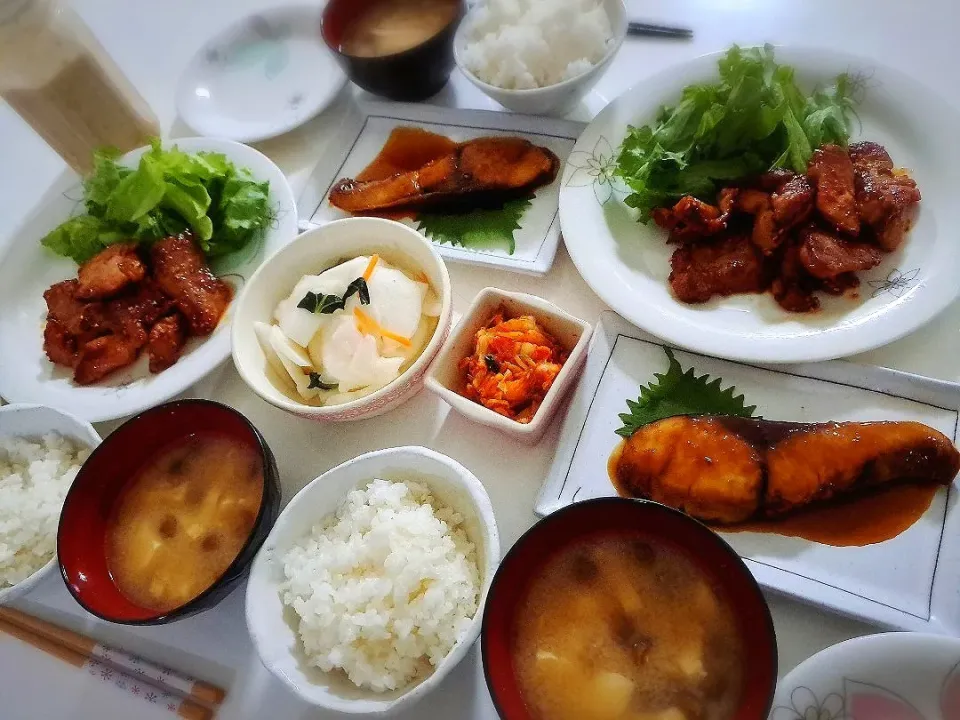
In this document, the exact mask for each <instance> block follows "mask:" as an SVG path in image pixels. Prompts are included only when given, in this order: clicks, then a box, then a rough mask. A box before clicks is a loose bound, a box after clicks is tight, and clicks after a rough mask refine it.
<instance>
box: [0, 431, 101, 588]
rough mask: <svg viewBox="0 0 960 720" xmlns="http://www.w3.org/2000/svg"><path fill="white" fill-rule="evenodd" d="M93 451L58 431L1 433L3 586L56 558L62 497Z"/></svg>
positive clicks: (0, 563) (0, 568) (0, 571)
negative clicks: (34, 435) (33, 436)
mask: <svg viewBox="0 0 960 720" xmlns="http://www.w3.org/2000/svg"><path fill="white" fill-rule="evenodd" d="M89 454H90V451H89V450H88V449H86V448H84V447H81V446H79V445H77V444H75V443H74V442H73V441H71V440H69V439H67V438H64V437H61V436H60V435H56V434H50V435H44V436H43V437H42V438H41V439H40V440H39V441H36V440H26V439H21V438H14V437H0V588H5V587H9V586H11V585H16V584H17V583H18V582H20V581H21V580H24V579H26V578H28V577H29V576H30V575H33V573H35V572H36V571H37V570H39V569H40V568H42V567H43V566H44V565H45V564H46V563H47V562H48V561H49V560H50V559H51V558H53V556H54V554H55V553H56V551H57V523H58V522H59V520H60V510H61V508H62V507H63V499H64V497H66V494H67V490H68V489H69V488H70V484H71V483H72V482H73V479H74V478H75V477H76V476H77V473H78V472H79V471H80V466H81V465H82V464H83V461H84V460H86V459H87V456H88V455H89Z"/></svg>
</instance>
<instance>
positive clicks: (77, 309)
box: [43, 280, 86, 335]
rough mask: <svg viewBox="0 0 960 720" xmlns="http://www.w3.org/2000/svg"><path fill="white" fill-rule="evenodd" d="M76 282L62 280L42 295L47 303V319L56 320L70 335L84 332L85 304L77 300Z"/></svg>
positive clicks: (77, 282)
mask: <svg viewBox="0 0 960 720" xmlns="http://www.w3.org/2000/svg"><path fill="white" fill-rule="evenodd" d="M79 287H80V282H79V281H78V280H64V281H63V282H58V283H55V284H54V285H51V286H50V287H49V288H47V290H46V291H45V292H44V293H43V299H44V300H46V302H47V319H48V320H56V321H57V322H58V323H60V325H62V326H63V328H64V329H65V330H66V331H67V332H68V333H70V334H71V335H81V334H82V333H83V332H84V331H85V329H86V328H85V325H84V320H83V310H84V307H86V304H85V303H83V302H81V301H80V300H78V299H77V289H78V288H79Z"/></svg>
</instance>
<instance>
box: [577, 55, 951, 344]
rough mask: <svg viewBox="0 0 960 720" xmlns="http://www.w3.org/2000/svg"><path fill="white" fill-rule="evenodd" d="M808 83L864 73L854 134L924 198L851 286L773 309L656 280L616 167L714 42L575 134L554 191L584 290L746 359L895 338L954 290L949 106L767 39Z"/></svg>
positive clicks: (862, 68) (655, 329)
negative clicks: (675, 290) (885, 155)
mask: <svg viewBox="0 0 960 720" xmlns="http://www.w3.org/2000/svg"><path fill="white" fill-rule="evenodd" d="M776 53H777V60H778V61H779V62H781V63H787V64H789V65H792V66H793V67H794V68H796V73H797V79H798V82H799V83H800V84H801V86H802V87H804V88H805V89H807V90H809V89H812V88H813V87H814V86H815V85H827V84H829V83H831V82H832V79H833V78H834V77H835V76H836V75H837V74H838V73H841V72H849V73H851V74H852V75H854V76H855V77H856V78H857V80H858V81H860V82H861V83H862V102H861V103H860V105H859V106H858V114H859V120H860V122H859V124H858V126H857V127H856V129H855V131H854V138H853V139H854V140H856V139H869V140H874V141H876V142H879V143H881V144H883V145H884V146H885V147H886V148H887V150H888V151H889V152H890V155H891V157H892V158H893V160H894V162H895V163H896V164H897V165H899V166H902V167H906V168H909V170H910V172H911V174H912V175H913V177H914V178H915V179H916V181H917V183H918V185H919V187H920V191H921V193H922V195H923V200H922V202H921V203H920V213H919V216H918V218H917V222H916V224H915V225H914V227H913V230H912V231H911V232H910V235H909V236H908V238H907V239H906V241H905V242H904V243H903V245H902V247H901V248H900V249H899V250H898V251H897V252H895V253H891V254H890V255H887V256H885V258H884V261H883V263H882V264H881V265H879V266H878V267H876V268H874V269H873V270H871V271H869V272H864V273H860V276H861V281H862V286H861V288H860V293H859V295H860V296H859V298H858V299H857V300H851V299H850V298H832V297H827V298H822V300H823V308H822V309H821V310H820V311H819V312H817V313H808V314H794V313H788V312H786V311H784V310H782V309H781V308H780V307H779V306H778V305H777V304H776V302H775V301H774V300H773V298H772V297H771V296H770V295H769V294H764V295H739V296H734V297H730V298H724V299H714V300H712V301H710V302H708V303H706V304H704V305H687V304H684V303H681V302H679V301H677V300H676V299H675V298H674V297H673V296H672V294H671V292H670V288H669V286H668V284H667V277H668V275H669V274H670V255H671V253H672V248H671V247H669V246H668V245H667V244H666V242H665V240H666V237H665V234H664V233H663V231H662V230H660V229H659V228H657V227H656V226H655V225H654V224H653V223H650V224H649V225H641V224H639V223H637V222H636V221H635V215H634V211H632V210H631V209H630V208H628V207H626V205H624V204H623V199H624V197H626V195H627V194H628V190H627V189H626V187H625V186H624V185H623V184H622V181H620V180H618V179H617V178H616V177H615V176H614V169H615V166H616V154H617V148H618V147H619V145H620V144H621V142H622V141H623V138H624V136H625V135H626V130H627V125H628V124H632V125H644V124H647V123H650V122H652V121H653V120H654V118H655V115H656V112H657V109H658V108H659V107H660V106H661V105H662V104H665V103H668V104H674V103H676V102H677V101H678V99H679V95H680V91H681V89H682V88H683V87H685V86H686V85H689V84H691V83H694V82H703V81H714V80H715V79H716V77H717V71H716V63H717V59H718V57H719V56H720V54H719V53H718V54H714V55H707V56H704V57H700V58H697V59H695V60H692V61H690V62H689V63H686V64H684V65H681V66H678V67H674V68H671V69H669V70H668V71H666V72H663V73H660V74H658V75H655V76H654V77H651V78H650V79H648V80H646V81H644V82H642V83H640V84H639V85H636V86H635V87H633V88H632V89H631V90H629V91H627V92H626V93H624V94H623V95H621V96H620V97H619V98H617V99H616V100H614V101H613V102H612V103H611V104H610V105H608V106H607V107H606V108H605V109H604V110H603V112H601V113H600V114H599V115H598V116H597V117H596V118H595V119H594V121H593V122H592V123H591V124H590V125H589V126H588V127H587V129H586V130H585V131H584V133H583V135H581V136H580V139H579V141H578V142H577V145H576V147H575V148H574V150H573V152H572V153H571V155H570V158H569V160H568V161H567V164H566V168H565V170H564V174H563V180H562V186H561V190H560V225H561V228H562V231H563V239H564V242H565V243H566V245H567V249H568V251H569V252H570V257H571V258H573V261H574V263H575V264H576V266H577V268H578V269H579V270H580V274H581V275H583V278H584V280H586V282H587V284H588V285H590V287H591V288H593V290H594V291H595V292H596V293H597V294H598V295H599V296H600V297H601V298H602V299H603V300H604V301H606V302H607V303H608V304H609V305H610V306H611V307H612V308H613V309H614V310H616V311H617V312H619V313H620V314H621V315H623V316H624V317H625V318H627V319H628V320H630V322H632V323H634V324H636V325H637V326H639V327H641V328H643V329H644V330H648V331H649V332H652V333H654V334H655V335H658V336H659V337H661V338H663V339H664V340H666V341H667V342H670V343H674V344H676V345H679V346H682V347H685V348H689V349H691V350H695V351H697V352H702V353H706V354H709V355H715V356H718V357H724V358H730V359H734V360H744V361H748V362H766V363H783V362H803V361H814V360H826V359H829V358H836V357H842V356H845V355H852V354H854V353H858V352H862V351H865V350H869V349H872V348H876V347H879V346H881V345H885V344H887V343H889V342H892V341H894V340H896V339H898V338H900V337H902V336H904V335H906V334H907V333H909V332H911V331H913V330H916V329H917V328H919V327H920V326H921V325H923V324H924V323H926V322H927V321H929V320H930V319H932V318H933V317H934V316H935V315H936V314H937V313H939V312H940V311H941V310H943V309H944V308H946V307H947V306H948V305H949V304H950V303H951V302H952V301H953V300H954V299H955V298H956V297H957V294H958V292H960V282H958V281H957V278H958V274H960V273H958V271H960V247H958V245H957V240H956V233H955V232H954V230H953V228H954V225H955V222H954V216H955V214H956V205H957V197H956V182H955V179H956V173H957V168H958V167H960V144H958V143H957V142H956V133H957V128H960V113H958V112H957V111H956V110H955V109H954V108H952V107H951V106H950V105H949V104H948V103H947V102H945V101H944V100H943V99H941V98H940V97H939V96H938V95H936V94H935V93H934V92H933V91H931V90H929V89H928V88H927V87H926V86H924V85H923V84H921V83H919V82H917V81H916V80H913V79H911V78H909V77H908V76H906V75H904V74H902V73H900V72H898V71H896V70H893V69H891V68H887V67H883V66H881V65H879V64H876V63H874V62H872V61H869V60H864V59H861V58H856V57H853V56H849V55H845V54H841V53H837V52H833V51H830V50H825V49H819V50H815V51H814V50H800V49H791V48H778V49H777V50H776Z"/></svg>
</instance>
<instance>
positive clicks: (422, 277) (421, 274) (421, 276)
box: [414, 270, 430, 285]
mask: <svg viewBox="0 0 960 720" xmlns="http://www.w3.org/2000/svg"><path fill="white" fill-rule="evenodd" d="M414 277H415V279H416V280H418V281H420V282H422V283H423V284H424V285H429V284H430V278H428V277H427V274H426V273H425V272H424V271H423V270H421V271H420V272H418V273H417V274H416V275H415V276H414Z"/></svg>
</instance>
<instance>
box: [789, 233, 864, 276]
mask: <svg viewBox="0 0 960 720" xmlns="http://www.w3.org/2000/svg"><path fill="white" fill-rule="evenodd" d="M799 252H800V262H801V263H802V264H803V267H804V268H805V269H806V270H807V272H808V273H810V274H811V275H813V276H814V277H817V278H821V279H829V278H835V277H837V276H838V275H842V274H844V273H850V272H857V271H859V270H869V269H870V268H873V267H876V266H877V265H879V264H880V261H881V260H882V259H883V253H881V252H880V250H879V249H878V248H877V247H875V246H873V245H870V244H869V243H865V242H859V241H857V240H850V239H847V238H843V237H839V236H838V235H835V234H833V233H831V232H826V231H823V230H820V229H818V228H816V227H807V228H804V229H803V230H801V232H800V251H799Z"/></svg>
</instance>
